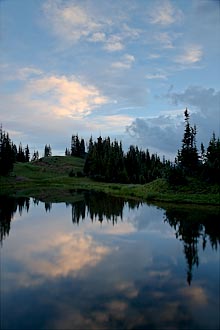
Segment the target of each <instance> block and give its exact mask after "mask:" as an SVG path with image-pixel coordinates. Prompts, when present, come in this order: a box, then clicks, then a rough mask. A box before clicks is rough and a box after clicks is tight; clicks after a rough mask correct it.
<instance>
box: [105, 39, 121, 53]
mask: <svg viewBox="0 0 220 330" xmlns="http://www.w3.org/2000/svg"><path fill="white" fill-rule="evenodd" d="M104 49H105V50H107V51H108V52H117V51H120V50H122V49H124V45H123V43H122V38H121V37H120V36H118V35H111V36H110V37H109V38H108V40H107V41H106V43H105V46H104Z"/></svg>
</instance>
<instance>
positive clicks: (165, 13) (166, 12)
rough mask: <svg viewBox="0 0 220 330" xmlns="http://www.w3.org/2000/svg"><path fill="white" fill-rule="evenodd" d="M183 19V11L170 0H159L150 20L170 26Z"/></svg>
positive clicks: (153, 22)
mask: <svg viewBox="0 0 220 330" xmlns="http://www.w3.org/2000/svg"><path fill="white" fill-rule="evenodd" d="M182 19H183V13H182V11H181V10H180V9H178V8H176V7H174V6H173V5H172V4H171V2H170V1H158V2H157V4H156V6H155V7H154V8H153V10H152V12H151V14H150V22H151V23H152V24H158V25H161V26H168V25H171V24H173V23H176V22H180V21H181V20H182Z"/></svg>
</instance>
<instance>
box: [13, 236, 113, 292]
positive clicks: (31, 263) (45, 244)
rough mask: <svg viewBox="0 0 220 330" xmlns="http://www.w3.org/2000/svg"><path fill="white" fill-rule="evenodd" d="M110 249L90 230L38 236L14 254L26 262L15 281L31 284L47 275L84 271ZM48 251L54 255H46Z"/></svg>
mask: <svg viewBox="0 0 220 330" xmlns="http://www.w3.org/2000/svg"><path fill="white" fill-rule="evenodd" d="M36 246H37V251H36ZM54 251H55V252H54ZM110 252H111V249H110V248H109V247H106V246H104V245H101V244H100V243H98V242H96V241H94V239H93V237H92V236H91V235H88V234H84V233H80V232H77V233H76V232H75V233H74V234H66V233H63V234H55V235H53V237H51V238H50V239H49V240H48V236H47V237H46V236H45V235H43V237H41V243H40V244H38V239H37V238H36V241H35V242H34V244H33V242H30V241H27V243H26V244H24V245H23V246H22V248H21V249H20V250H19V252H18V253H16V255H14V256H13V257H14V259H15V260H16V261H17V262H21V263H24V264H25V265H26V269H24V271H23V272H20V273H19V274H16V278H17V280H16V283H19V285H21V286H25V287H28V286H32V285H39V284H41V283H42V282H44V281H45V278H52V277H53V278H58V277H63V276H68V275H71V276H77V275H79V274H80V275H83V274H84V273H85V272H86V270H87V269H89V268H91V267H95V266H96V265H97V264H98V263H99V262H100V261H101V260H102V259H103V258H105V256H106V255H108V254H109V253H110ZM54 253H55V254H54ZM48 255H53V257H51V258H47V256H48ZM33 256H34V257H33ZM42 256H44V257H43V258H42ZM33 274H35V275H34V276H33Z"/></svg>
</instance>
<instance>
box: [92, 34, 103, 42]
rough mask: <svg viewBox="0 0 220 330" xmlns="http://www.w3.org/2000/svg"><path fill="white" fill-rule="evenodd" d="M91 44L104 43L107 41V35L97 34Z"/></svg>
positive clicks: (93, 36)
mask: <svg viewBox="0 0 220 330" xmlns="http://www.w3.org/2000/svg"><path fill="white" fill-rule="evenodd" d="M89 41H91V42H104V41H106V35H105V33H103V32H95V33H93V35H92V36H91V38H90V39H89Z"/></svg>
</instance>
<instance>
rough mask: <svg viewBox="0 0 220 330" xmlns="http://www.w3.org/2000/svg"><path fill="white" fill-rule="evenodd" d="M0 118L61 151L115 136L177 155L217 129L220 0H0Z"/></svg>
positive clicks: (18, 133) (25, 139)
mask: <svg viewBox="0 0 220 330" xmlns="http://www.w3.org/2000/svg"><path fill="white" fill-rule="evenodd" d="M0 99H1V102H0V123H1V124H2V126H3V129H4V130H5V131H7V132H9V135H10V137H11V139H12V141H13V142H14V143H16V144H19V142H21V143H22V145H23V146H24V147H25V146H26V144H28V145H29V148H30V150H31V152H33V151H34V150H38V151H39V152H40V155H42V153H43V150H44V146H45V144H50V145H51V147H52V153H53V155H63V154H64V152H65V149H66V147H68V148H69V147H70V141H71V136H72V135H73V134H77V133H78V135H79V138H84V139H85V140H86V141H88V140H89V138H90V136H91V135H92V137H93V139H94V140H96V139H97V138H98V136H99V135H101V136H102V137H103V138H104V137H107V136H110V138H111V139H112V140H114V139H117V140H121V141H122V145H123V149H124V151H125V152H126V151H127V150H128V147H129V145H131V144H133V145H138V146H139V147H140V148H142V149H143V150H145V149H146V148H148V149H149V151H150V152H151V153H155V152H156V153H158V155H160V156H162V155H165V156H166V157H167V158H169V159H171V160H172V158H173V157H175V155H176V154H177V150H178V148H180V147H181V140H182V137H183V132H184V110H185V108H186V107H187V108H188V110H189V112H190V115H191V117H190V122H191V124H192V125H194V124H195V125H196V126H197V145H198V148H200V143H201V142H203V143H204V145H205V147H207V144H208V142H209V140H210V138H211V136H212V134H213V131H214V132H215V133H216V135H217V136H219V129H220V128H219V127H220V1H219V0H173V1H171V0H158V1H157V0H117V1H116V0H92V1H91V0H77V1H75V0H0Z"/></svg>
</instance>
